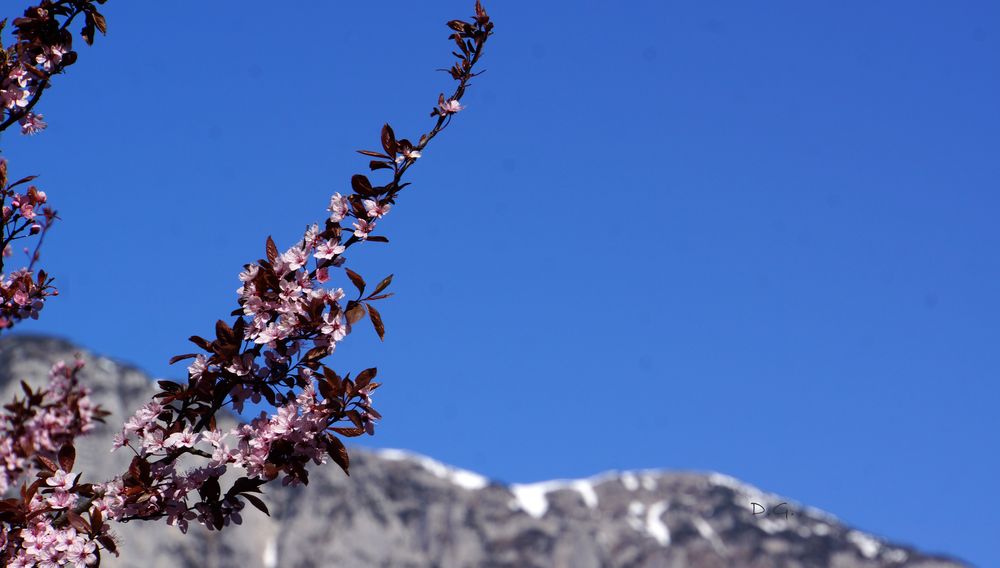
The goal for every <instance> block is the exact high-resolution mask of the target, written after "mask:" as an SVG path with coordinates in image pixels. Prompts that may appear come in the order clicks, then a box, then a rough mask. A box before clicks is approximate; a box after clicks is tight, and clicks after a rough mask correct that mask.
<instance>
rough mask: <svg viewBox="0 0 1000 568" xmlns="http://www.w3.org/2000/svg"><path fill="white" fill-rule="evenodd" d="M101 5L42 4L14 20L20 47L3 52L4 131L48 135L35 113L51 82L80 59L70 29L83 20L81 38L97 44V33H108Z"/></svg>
mask: <svg viewBox="0 0 1000 568" xmlns="http://www.w3.org/2000/svg"><path fill="white" fill-rule="evenodd" d="M102 3H104V0H71V1H60V2H53V1H52V0H43V1H42V2H41V4H39V5H37V6H32V7H30V8H28V9H27V10H25V11H24V14H23V15H22V16H21V17H20V18H15V19H14V21H13V24H14V35H15V37H16V41H15V43H14V44H13V45H11V46H9V47H4V50H5V51H6V52H7V57H4V58H2V59H0V123H2V124H0V130H2V129H4V128H6V127H7V126H9V125H11V124H14V123H19V124H20V125H21V132H22V133H24V134H36V133H38V132H40V131H42V130H44V129H45V127H46V126H47V125H46V123H45V121H44V120H42V118H43V116H42V115H41V114H35V113H33V112H32V108H33V107H34V106H35V104H36V103H37V102H38V100H39V98H41V95H42V92H43V91H44V90H45V88H46V87H47V86H48V85H49V82H50V81H51V79H52V77H53V76H54V75H56V74H58V73H61V72H62V71H63V69H65V68H66V67H68V66H70V65H72V64H73V63H75V62H76V59H77V54H76V52H75V51H73V49H72V46H73V36H72V34H71V33H70V31H69V30H68V29H67V28H66V25H67V24H68V23H69V22H71V21H72V20H73V19H74V18H76V17H77V16H78V15H80V14H83V16H84V25H83V29H82V33H81V35H82V36H83V38H84V40H85V41H86V42H87V43H93V41H94V35H95V32H96V31H100V32H101V33H104V32H105V31H106V25H105V21H104V17H103V16H102V15H101V14H100V12H99V11H98V10H97V9H96V4H102ZM0 47H3V46H0Z"/></svg>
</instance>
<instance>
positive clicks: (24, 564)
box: [7, 521, 98, 568]
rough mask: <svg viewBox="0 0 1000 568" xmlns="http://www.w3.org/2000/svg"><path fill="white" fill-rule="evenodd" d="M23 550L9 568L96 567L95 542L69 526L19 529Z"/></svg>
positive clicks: (37, 524) (43, 525)
mask: <svg viewBox="0 0 1000 568" xmlns="http://www.w3.org/2000/svg"><path fill="white" fill-rule="evenodd" d="M20 536H21V539H22V544H21V546H22V548H21V549H20V550H19V551H18V553H17V555H15V556H14V558H13V559H12V560H11V561H10V563H9V564H7V566H8V567H9V568H49V567H52V568H55V567H57V566H72V567H73V568H84V567H85V566H94V565H96V564H97V554H96V553H97V546H98V543H97V540H96V539H95V538H92V537H91V536H90V535H88V534H85V533H79V532H77V530H76V529H75V528H73V527H71V526H67V527H63V528H56V527H54V526H52V525H51V524H50V523H48V522H45V521H40V522H37V523H34V524H33V525H32V526H31V527H30V528H27V529H21V531H20Z"/></svg>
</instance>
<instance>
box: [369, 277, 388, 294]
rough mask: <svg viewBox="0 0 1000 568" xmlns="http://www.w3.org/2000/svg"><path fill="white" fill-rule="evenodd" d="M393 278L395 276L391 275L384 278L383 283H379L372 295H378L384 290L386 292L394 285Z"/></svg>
mask: <svg viewBox="0 0 1000 568" xmlns="http://www.w3.org/2000/svg"><path fill="white" fill-rule="evenodd" d="M392 277H393V275H392V274H390V275H388V276H386V277H385V278H383V279H382V281H381V282H379V283H378V286H376V287H375V291H374V292H372V294H378V293H379V292H381V291H382V290H385V289H386V288H387V287H388V286H389V284H392Z"/></svg>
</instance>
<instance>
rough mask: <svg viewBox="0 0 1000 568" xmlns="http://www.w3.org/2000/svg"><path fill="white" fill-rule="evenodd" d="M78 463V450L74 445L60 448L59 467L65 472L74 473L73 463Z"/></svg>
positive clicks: (65, 445)
mask: <svg viewBox="0 0 1000 568" xmlns="http://www.w3.org/2000/svg"><path fill="white" fill-rule="evenodd" d="M75 461H76V448H74V447H73V444H64V445H63V447H61V448H59V467H61V468H62V470H63V471H73V462H75Z"/></svg>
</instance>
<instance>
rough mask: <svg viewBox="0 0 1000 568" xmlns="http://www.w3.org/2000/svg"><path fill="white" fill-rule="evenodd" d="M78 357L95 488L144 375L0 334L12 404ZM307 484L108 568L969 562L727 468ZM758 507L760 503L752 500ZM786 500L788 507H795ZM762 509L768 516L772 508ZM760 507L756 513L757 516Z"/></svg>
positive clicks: (420, 472) (425, 461) (137, 548)
mask: <svg viewBox="0 0 1000 568" xmlns="http://www.w3.org/2000/svg"><path fill="white" fill-rule="evenodd" d="M76 353H79V354H80V356H81V357H82V358H83V359H84V361H85V362H86V368H85V371H84V373H83V375H82V377H83V378H82V380H84V381H86V383H87V384H88V385H89V386H90V387H91V388H92V389H93V391H94V395H93V396H94V398H95V399H96V400H98V401H99V402H100V403H101V404H103V405H104V406H105V408H106V409H108V410H110V411H112V412H113V415H112V417H110V418H109V420H108V425H107V426H103V427H101V428H100V429H99V430H98V431H97V432H96V433H95V434H94V435H92V436H88V437H85V438H81V440H80V444H79V448H78V455H79V458H78V463H79V464H80V465H79V467H78V469H80V470H82V471H84V472H86V474H87V475H88V479H89V480H90V481H98V480H103V479H105V478H108V477H110V476H112V475H114V474H115V473H116V472H119V471H122V470H123V469H124V468H125V467H126V464H127V461H128V455H127V454H126V453H125V452H116V453H113V454H112V453H109V450H108V449H109V448H110V446H111V444H110V439H111V435H112V434H113V433H114V431H115V429H117V428H118V426H119V425H120V423H121V421H122V420H124V418H125V417H127V416H129V415H131V412H132V410H133V409H135V408H137V407H138V406H139V405H140V404H141V403H142V402H144V401H146V400H147V399H148V397H149V395H150V394H151V392H152V390H153V389H152V381H151V379H150V378H149V377H148V376H146V375H145V374H144V373H142V372H141V371H140V370H138V369H136V368H134V367H131V366H128V365H124V364H121V363H117V362H115V361H112V360H110V359H108V358H106V357H100V356H97V355H93V354H90V353H87V352H85V351H84V350H82V349H80V348H78V347H76V346H74V345H72V344H70V343H67V342H65V341H62V340H58V339H53V338H44V337H30V336H10V337H6V338H4V339H2V340H0V396H2V398H3V400H9V399H10V398H11V396H12V395H13V394H14V393H15V392H16V391H17V390H18V387H17V383H18V381H19V380H22V379H23V380H26V381H28V382H29V383H32V384H38V383H40V382H42V381H44V380H45V377H46V376H47V373H48V368H49V366H50V365H51V363H52V362H54V361H57V360H67V361H70V360H72V359H73V358H74V354H76ZM310 480H311V481H310V484H309V486H308V487H306V488H294V489H289V488H280V487H273V488H272V487H268V488H267V489H268V495H267V496H266V501H267V502H268V506H269V508H270V511H271V514H272V517H270V518H268V517H266V516H264V515H263V514H261V513H258V512H257V511H256V510H253V509H249V508H248V510H245V511H244V512H245V514H244V516H243V517H244V522H243V526H240V527H231V528H229V529H227V530H225V531H224V532H222V533H212V532H208V531H206V530H203V529H201V527H196V526H192V530H191V531H190V533H189V534H188V535H186V536H185V535H182V534H180V533H179V532H178V531H177V530H176V529H173V528H171V527H167V526H165V525H163V524H162V523H160V524H154V523H129V524H127V525H121V526H120V527H119V529H118V530H117V532H118V534H119V535H120V536H121V539H122V543H123V546H122V548H123V553H122V556H121V558H119V559H115V558H113V557H110V556H109V557H108V558H107V560H106V561H105V563H104V565H106V566H111V567H143V568H158V567H164V568H166V567H188V566H190V567H199V568H228V567H260V568H277V567H281V568H309V567H328V566H338V567H368V566H380V567H393V568H395V567H413V568H417V567H440V568H459V567H462V568H464V567H470V568H471V567H496V568H501V567H510V568H515V567H516V568H530V567H565V568H598V567H630V568H631V567H635V568H674V567H678V568H679V567H698V568H714V567H732V566H737V567H746V568H778V567H781V568H808V567H817V568H818V567H831V568H880V567H897V566H907V567H915V568H916V567H919V568H945V567H960V566H967V565H966V564H964V563H962V562H960V561H957V560H954V559H950V558H946V557H942V556H934V555H927V554H924V553H921V552H918V551H917V550H915V549H914V548H911V547H909V546H905V545H900V544H894V543H890V542H887V541H885V540H883V539H881V538H878V537H875V536H872V535H870V534H867V533H864V532H862V531H859V530H856V529H852V528H851V527H848V526H845V525H844V524H842V523H841V522H839V521H838V520H837V519H836V518H834V517H833V516H831V515H829V514H827V513H824V512H822V511H819V510H816V509H813V508H810V507H805V506H802V505H799V504H797V503H795V502H793V501H791V500H789V499H786V498H784V497H780V496H777V495H772V494H769V493H765V492H763V491H761V490H759V489H756V488H754V487H752V486H750V485H747V484H745V483H741V482H740V481H737V480H735V479H733V478H731V477H727V476H724V475H721V474H702V473H688V472H671V471H640V472H612V473H605V474H602V475H599V476H596V477H592V478H590V479H582V480H568V481H549V482H543V483H535V484H529V485H505V484H503V483H499V482H495V481H491V480H489V479H487V478H486V477H483V476H481V475H478V474H476V473H472V472H469V471H464V470H460V469H456V468H453V467H449V466H447V465H444V464H442V463H440V462H437V461H434V460H432V459H430V458H426V457H422V456H418V455H414V454H410V453H407V452H402V451H398V450H383V451H377V452H371V451H365V450H361V449H357V448H355V449H353V450H352V451H351V476H350V477H348V476H346V475H344V474H343V472H342V471H340V469H339V468H337V467H335V466H333V465H330V466H328V467H325V468H317V469H314V473H313V475H312V476H311V477H310ZM754 503H756V504H758V505H756V506H755V505H753V504H754ZM783 503H784V505H782V504H783ZM762 510H766V511H767V514H764V513H763V512H762ZM755 513H756V514H755Z"/></svg>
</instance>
